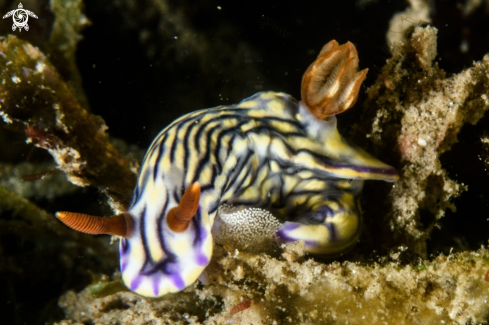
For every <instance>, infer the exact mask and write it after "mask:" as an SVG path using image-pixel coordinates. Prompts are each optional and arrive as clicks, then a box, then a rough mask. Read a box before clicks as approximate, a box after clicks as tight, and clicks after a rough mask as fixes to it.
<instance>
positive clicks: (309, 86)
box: [301, 40, 368, 120]
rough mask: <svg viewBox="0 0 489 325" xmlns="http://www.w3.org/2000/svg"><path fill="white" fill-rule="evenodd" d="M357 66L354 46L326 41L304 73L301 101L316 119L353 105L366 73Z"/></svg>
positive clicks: (321, 118) (337, 112) (342, 110)
mask: <svg viewBox="0 0 489 325" xmlns="http://www.w3.org/2000/svg"><path fill="white" fill-rule="evenodd" d="M357 69H358V53H357V50H356V48H355V46H354V45H353V44H352V43H350V42H348V43H346V44H343V45H339V44H338V42H336V41H335V40H332V41H330V42H329V43H328V44H326V45H325V46H324V47H323V49H322V50H321V52H320V54H319V56H318V58H317V59H316V61H314V62H313V63H312V64H311V65H310V66H309V68H307V70H306V72H305V73H304V77H303V78H302V86H301V96H302V102H303V103H304V105H305V106H306V107H307V108H308V109H309V110H310V111H311V112H312V113H313V114H314V116H316V117H317V118H318V119H320V120H324V119H326V118H328V117H329V116H333V115H336V114H339V113H341V112H344V111H346V110H347V109H348V108H350V107H352V106H353V105H354V104H355V102H356V100H357V98H358V92H359V90H360V86H361V85H362V82H363V80H365V78H366V75H367V72H368V69H365V70H362V71H360V72H357Z"/></svg>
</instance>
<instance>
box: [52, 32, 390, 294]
mask: <svg viewBox="0 0 489 325" xmlns="http://www.w3.org/2000/svg"><path fill="white" fill-rule="evenodd" d="M366 74H367V69H365V70H362V71H359V72H358V54H357V51H356V49H355V47H354V46H353V44H351V43H350V42H348V43H346V44H344V45H339V44H338V42H336V41H334V40H333V41H331V42H329V43H328V44H326V45H325V46H324V47H323V49H322V50H321V52H320V54H319V56H318V58H317V59H316V60H315V61H314V62H313V63H312V64H311V66H309V68H308V69H307V71H306V72H305V74H304V77H303V79H302V88H301V96H302V101H300V102H299V101H297V100H295V99H294V98H293V97H292V96H290V95H287V94H284V93H276V92H260V93H257V94H255V95H253V96H251V97H249V98H247V99H245V100H243V101H242V102H240V103H239V104H236V105H231V106H219V107H215V108H210V109H203V110H199V111H195V112H192V113H189V114H187V115H185V116H183V117H181V118H179V119H177V120H176V121H174V122H173V123H171V124H170V125H169V126H168V127H166V128H165V129H164V130H163V131H161V132H160V134H159V135H158V136H157V137H156V138H155V140H154V141H153V143H152V144H151V146H150V147H149V149H148V151H147V153H146V156H145V157H144V161H143V164H142V167H141V170H140V174H139V179H138V182H137V186H136V188H135V190H134V193H133V198H132V202H131V204H130V207H129V209H128V211H127V212H125V213H122V214H120V215H117V216H115V217H111V218H100V217H94V216H87V215H82V214H77V213H71V212H58V213H57V215H56V216H57V217H58V218H59V219H60V220H61V221H62V222H63V223H65V224H66V225H68V226H70V227H72V228H74V229H76V230H78V231H82V232H86V233H91V234H110V235H115V236H120V237H121V241H120V268H121V273H122V279H123V281H124V283H125V285H126V286H127V287H128V288H129V289H130V290H132V291H134V292H136V293H138V294H140V295H142V296H146V297H159V296H162V295H165V294H167V293H171V292H178V291H180V290H182V289H184V288H185V287H187V286H189V285H191V284H192V283H194V282H195V281H196V280H197V278H198V277H199V276H200V275H201V274H202V272H203V271H204V269H205V267H206V266H207V265H208V263H209V261H210V259H211V257H212V251H213V245H214V243H213V236H212V228H213V225H214V223H215V221H217V219H219V215H218V209H219V206H221V205H223V204H226V205H231V206H240V207H249V208H252V207H254V208H260V209H265V210H269V211H272V212H273V214H274V216H279V217H280V218H281V220H282V222H283V223H282V224H281V225H280V227H279V229H278V230H277V231H276V233H275V237H276V240H277V241H278V242H279V243H287V242H293V241H297V240H304V241H305V249H306V252H309V253H312V254H325V255H335V254H338V253H340V252H343V251H344V250H346V249H348V248H350V247H351V246H352V245H354V244H355V242H356V241H357V239H358V237H359V235H360V230H361V225H362V216H361V211H360V208H359V205H358V198H359V195H360V192H361V189H362V187H363V181H364V180H367V179H373V180H384V181H388V182H393V181H396V180H397V179H398V174H397V172H396V170H395V169H394V168H393V167H391V166H388V165H386V164H384V163H382V162H381V161H379V160H377V159H375V158H374V157H372V156H371V155H369V154H368V153H366V152H364V151H363V150H361V149H359V148H357V147H355V146H353V145H350V144H349V143H348V142H347V141H345V140H344V139H343V138H342V137H341V136H340V134H339V133H338V131H337V129H336V117H335V115H336V114H339V113H341V112H343V111H345V110H347V109H348V108H350V107H351V106H353V105H354V103H355V101H356V100H357V97H358V92H359V89H360V86H361V84H362V82H363V80H364V79H365V77H366ZM216 224H218V222H216Z"/></svg>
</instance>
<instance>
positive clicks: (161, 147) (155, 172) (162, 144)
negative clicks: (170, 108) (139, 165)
mask: <svg viewBox="0 0 489 325" xmlns="http://www.w3.org/2000/svg"><path fill="white" fill-rule="evenodd" d="M167 138H168V137H167V136H166V134H165V136H164V137H163V139H162V140H161V142H160V144H159V146H158V156H156V161H155V165H154V166H153V180H154V181H156V176H157V175H158V169H159V166H160V159H161V154H162V153H163V151H164V150H165V143H166V139H167Z"/></svg>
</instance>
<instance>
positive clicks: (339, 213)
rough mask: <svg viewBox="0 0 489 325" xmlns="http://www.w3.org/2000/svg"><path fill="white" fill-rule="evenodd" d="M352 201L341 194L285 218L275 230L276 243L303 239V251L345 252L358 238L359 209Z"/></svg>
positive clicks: (311, 252)
mask: <svg viewBox="0 0 489 325" xmlns="http://www.w3.org/2000/svg"><path fill="white" fill-rule="evenodd" d="M353 201H354V200H353V198H352V197H351V196H350V197H349V195H344V196H343V197H341V198H339V199H335V200H334V201H333V202H332V204H330V205H324V206H321V207H320V208H319V209H316V210H314V211H312V212H308V213H306V214H304V215H302V216H300V217H298V218H296V219H294V220H293V221H287V222H285V223H284V224H282V226H281V227H280V229H279V230H278V231H277V232H276V233H275V239H276V240H277V243H278V244H285V243H290V242H295V241H299V240H303V241H304V243H305V249H304V251H305V252H306V253H310V254H318V255H326V256H331V257H333V256H336V255H339V254H341V253H343V252H345V251H346V250H348V249H349V248H350V247H352V246H353V245H354V244H355V243H356V241H357V240H358V237H359V236H360V231H361V225H362V215H361V212H360V211H359V209H358V207H357V204H356V203H355V202H353Z"/></svg>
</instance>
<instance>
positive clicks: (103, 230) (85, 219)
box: [56, 211, 129, 237]
mask: <svg viewBox="0 0 489 325" xmlns="http://www.w3.org/2000/svg"><path fill="white" fill-rule="evenodd" d="M56 218H58V219H59V220H60V221H61V222H62V223H64V224H65V225H67V226H68V227H70V228H72V229H74V230H77V231H80V232H83V233H86V234H91V235H101V234H106V235H113V236H121V237H127V235H128V228H129V227H128V226H127V220H126V215H125V214H124V213H122V214H119V215H117V216H114V217H110V218H101V217H95V216H90V215H87V214H82V213H74V212H65V211H61V212H56Z"/></svg>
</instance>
